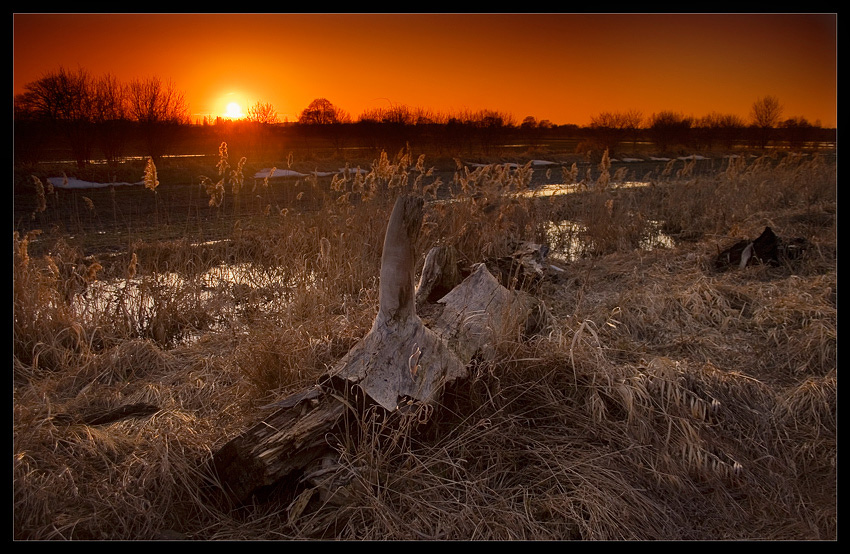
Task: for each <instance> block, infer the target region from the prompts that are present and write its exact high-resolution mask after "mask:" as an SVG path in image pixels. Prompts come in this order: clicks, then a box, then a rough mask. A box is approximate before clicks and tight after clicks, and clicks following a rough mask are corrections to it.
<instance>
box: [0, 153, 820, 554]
mask: <svg viewBox="0 0 850 554" xmlns="http://www.w3.org/2000/svg"><path fill="white" fill-rule="evenodd" d="M226 161H227V165H228V169H227V171H225V172H224V173H222V174H219V173H218V170H217V169H216V164H218V163H221V162H222V159H221V158H217V157H210V158H208V159H200V160H196V161H195V162H193V164H197V165H192V166H186V165H185V163H184V164H182V165H181V164H178V163H169V164H163V165H162V166H161V167H158V168H157V170H158V172H157V178H158V180H159V183H160V184H159V185H158V186H157V187H155V188H154V189H152V188H145V187H143V186H132V187H115V188H114V189H113V190H110V189H109V188H106V189H97V190H94V189H92V190H76V191H69V190H56V189H54V190H52V191H51V190H50V189H49V187H47V186H46V178H47V176H48V175H47V174H41V175H35V176H33V175H32V172H27V173H26V174H24V173H23V172H22V174H20V175H18V176H17V179H18V180H19V182H20V186H16V195H15V220H16V221H15V228H16V229H17V231H16V234H15V236H14V237H13V269H12V270H13V315H14V319H13V364H14V368H13V375H14V386H13V436H14V445H13V478H14V484H13V509H14V536H15V538H16V539H21V540H28V539H43V540H61V539H157V538H189V539H197V540H203V539H207V540H209V539H221V540H225V539H226V540H243V539H245V540H249V539H303V538H338V539H379V540H384V539H411V540H421V539H458V540H467V539H468V540H473V539H532V540H534V539H574V540H599V539H650V540H652V539H667V540H687V539H795V540H823V539H827V540H830V539H835V538H836V537H837V507H836V502H837V483H836V477H837V457H836V453H837V434H836V427H837V421H836V417H837V415H836V414H837V398H836V389H837V361H836V341H837V322H836V318H837V300H836V295H837V264H836V262H837V234H836V207H837V198H836V186H837V182H836V180H837V177H836V166H835V162H834V161H829V160H828V159H826V158H824V157H823V156H816V155H815V156H813V155H806V156H797V155H787V154H782V155H774V156H760V157H751V158H734V159H732V161H728V160H715V161H713V162H711V163H709V164H707V166H705V167H702V166H701V167H697V166H696V164H690V165H689V162H688V161H686V160H673V161H671V162H670V163H667V162H660V163H657V164H651V165H646V166H644V167H641V168H640V169H634V166H627V165H623V164H621V165H617V164H616V163H615V164H613V165H612V166H611V167H605V166H604V164H603V163H595V162H594V163H584V161H583V160H582V159H576V160H569V159H564V160H561V161H560V162H561V163H559V164H557V165H554V166H546V167H540V166H535V165H534V164H533V163H531V162H530V161H528V160H518V161H519V162H520V163H519V165H518V166H516V167H513V166H507V165H505V164H503V163H493V164H488V165H483V166H473V165H468V164H462V163H458V161H455V160H445V161H440V162H439V164H436V165H433V166H432V165H431V164H430V162H429V161H428V160H427V159H423V158H421V157H418V156H417V155H416V154H415V153H406V152H403V153H402V154H401V155H399V156H388V157H383V158H377V159H375V160H368V161H367V160H364V161H363V163H362V164H356V163H352V161H351V160H348V162H349V169H350V170H351V169H355V168H356V167H357V166H358V165H360V166H361V169H362V170H363V171H362V172H360V173H359V174H358V173H357V172H353V171H348V172H342V173H337V174H336V176H333V175H330V176H323V177H318V176H315V175H314V176H308V177H302V178H286V179H280V180H274V179H273V180H264V179H256V180H254V179H253V178H251V177H250V176H252V175H253V174H254V172H255V171H259V170H261V169H263V168H262V167H259V166H256V167H254V166H251V162H250V160H247V161H246V162H245V165H243V166H241V175H242V179H241V181H240V177H239V175H234V174H233V173H232V172H233V171H235V170H238V169H240V166H239V165H238V164H239V160H237V159H228V160H226ZM500 162H504V160H500ZM287 163H288V164H289V165H285V164H287ZM299 163H301V162H299V161H298V160H292V161H290V162H287V161H285V160H282V161H281V163H280V167H279V168H283V167H292V168H296V169H299V170H303V171H304V172H305V173H307V172H309V171H310V170H313V171H315V170H317V169H331V168H334V167H337V166H338V165H342V166H344V165H345V163H342V164H334V163H332V161H331V160H328V161H327V164H328V167H322V168H318V167H316V166H315V164H313V167H312V168H311V167H306V166H300V165H299ZM582 164H583V165H582ZM621 167H626V168H627V169H624V170H622V171H618V170H619V169H620V168H621ZM588 170H590V173H588ZM143 175H144V164H143V163H140V164H139V166H137V167H133V168H130V169H128V170H127V174H126V175H121V176H118V179H120V180H127V181H131V180H132V181H133V182H134V181H137V180H139V179H141V178H142V176H143ZM202 175H203V176H206V177H208V178H209V179H210V181H211V183H205V182H204V180H203V179H201V178H200V176H202ZM245 176H249V177H248V178H246V177H245ZM81 178H82V177H81ZM219 179H223V181H222V183H221V188H222V189H223V190H219V189H217V188H216V186H215V185H216V184H217V182H218V180H219ZM632 180H639V181H640V182H641V183H647V184H646V185H645V186H640V187H630V186H626V183H628V182H630V181H632ZM37 181H40V182H41V187H42V190H43V198H41V199H40V198H39V196H38V186H39V185H38V184H37ZM107 182H108V181H107ZM550 183H568V184H571V185H573V186H574V188H575V192H572V193H570V194H560V195H552V196H548V195H544V194H542V192H540V191H542V190H543V189H542V188H540V187H541V185H544V184H550ZM209 185H211V186H209ZM234 185H235V188H234ZM535 191H537V192H535ZM222 192H223V194H222ZM400 193H412V194H421V195H423V196H425V198H426V200H427V203H426V214H425V222H424V224H423V232H422V233H421V235H420V244H418V245H417V252H418V254H419V260H420V262H419V263H420V264H421V263H422V259H423V258H424V255H425V253H426V252H427V251H428V249H429V248H430V247H432V246H435V245H438V244H449V245H452V246H454V247H455V248H456V249H457V251H458V252H459V254H460V256H459V259H460V260H461V263H463V264H465V265H469V264H473V263H476V262H480V261H481V260H483V259H484V258H486V257H498V256H501V255H505V254H509V253H510V252H511V249H512V246H513V244H514V243H515V242H516V241H518V240H531V241H535V242H544V241H545V242H547V243H549V244H550V245H551V246H552V248H553V253H552V254H551V261H552V263H554V264H556V265H558V266H559V267H560V268H562V269H564V272H563V275H562V276H561V277H559V278H557V279H550V280H547V281H545V282H544V283H542V284H541V285H540V287H539V289H538V290H536V291H535V292H536V294H537V295H538V296H539V297H541V298H542V299H544V300H545V302H546V304H547V306H548V307H549V309H550V310H551V312H552V314H553V315H554V316H555V318H556V320H557V325H556V328H555V329H554V330H553V332H552V333H551V334H549V335H547V336H544V337H538V338H536V339H534V340H531V341H522V340H519V339H518V338H517V339H510V338H508V339H506V340H505V342H504V344H500V345H498V352H499V353H500V355H499V358H498V359H497V360H495V361H493V362H490V363H486V364H480V365H479V366H477V367H475V368H474V371H473V374H474V378H473V379H472V380H471V382H469V383H468V384H467V387H466V388H465V389H464V390H462V391H458V393H457V394H456V395H455V396H453V397H452V398H449V399H447V404H448V406H447V407H448V408H450V409H448V410H446V411H445V412H444V414H443V415H442V416H441V417H440V418H439V420H438V421H436V422H435V426H434V428H433V429H432V430H431V431H430V432H429V433H428V435H427V436H426V437H423V438H421V439H417V440H413V439H408V440H400V441H399V442H398V444H399V445H400V446H399V447H398V448H393V449H386V448H378V447H377V446H376V444H377V441H376V440H372V439H374V437H372V436H370V435H369V432H368V431H367V430H364V431H363V436H362V437H360V438H361V440H360V441H358V442H357V444H356V446H350V447H348V448H343V449H341V450H340V460H341V462H342V463H341V469H340V470H339V472H345V473H346V474H347V475H349V476H351V477H352V479H351V484H350V485H349V487H348V490H347V496H346V499H347V500H346V501H345V502H344V503H334V504H329V503H323V502H322V501H321V500H320V499H319V498H318V495H313V493H312V491H311V490H309V489H295V490H294V491H293V490H292V489H281V490H278V491H273V492H272V493H271V494H270V496H269V498H266V499H264V501H263V502H257V503H256V504H253V505H249V506H241V507H236V506H230V505H228V504H227V503H226V502H223V501H221V499H220V498H219V496H218V495H216V494H214V491H215V485H216V483H215V481H214V479H213V478H212V477H211V476H209V475H207V474H206V473H204V472H203V471H202V470H201V469H202V468H203V466H204V464H205V463H206V461H207V460H209V458H210V456H211V453H212V452H214V451H215V450H216V449H217V448H219V447H220V446H222V445H223V444H225V443H226V442H227V441H228V440H229V439H230V438H232V437H233V436H235V435H236V434H238V433H239V432H240V431H242V430H243V429H245V427H246V426H248V425H251V424H253V423H254V422H256V421H258V420H259V419H261V418H262V416H263V415H264V414H265V413H267V412H265V411H264V410H263V408H262V407H263V406H264V405H266V404H268V403H269V402H271V401H272V400H274V399H276V398H278V397H280V396H282V395H284V394H286V393H288V392H292V391H297V390H299V389H300V388H301V387H304V386H306V385H308V384H312V383H313V382H314V381H315V379H316V378H317V377H318V376H319V375H321V374H322V373H323V372H324V371H325V370H326V369H327V367H328V366H330V365H332V364H333V363H334V362H335V361H336V360H338V359H339V358H340V357H341V356H342V355H343V354H344V353H345V352H347V351H348V349H349V348H350V347H351V346H352V345H353V344H354V343H355V342H356V341H357V340H359V339H360V338H361V337H363V336H364V335H365V334H366V332H367V331H368V329H369V328H370V326H371V324H372V320H373V318H374V315H375V313H376V310H377V290H378V289H377V285H378V283H377V279H378V275H379V267H380V255H381V252H380V248H381V244H382V242H383V232H384V228H385V226H386V221H387V218H388V215H389V212H390V208H391V206H392V201H391V200H392V198H393V197H394V196H395V195H397V194H400ZM217 195H218V196H217ZM86 199H88V200H86ZM219 199H221V201H220V202H219ZM564 221H569V222H574V223H576V225H568V226H558V227H557V230H553V229H555V228H554V227H553V225H552V222H564ZM765 226H770V227H771V228H772V229H773V230H774V231H775V232H776V233H777V234H778V235H779V236H780V237H787V238H797V237H800V238H804V239H805V240H806V243H807V245H808V248H807V250H806V252H805V254H804V255H803V256H802V257H800V258H797V259H794V260H785V261H783V262H782V263H780V264H778V265H775V266H770V265H755V266H752V267H746V268H743V269H739V268H737V267H736V268H731V269H729V270H726V271H718V270H717V269H716V268H715V266H714V263H713V262H714V259H715V257H716V256H717V254H718V252H719V251H720V250H722V249H723V248H726V247H727V246H729V245H730V244H732V243H734V242H735V241H737V240H739V239H741V238H751V239H752V238H755V237H756V236H758V234H759V233H760V232H761V231H762V230H763V229H764V227H765ZM659 229H660V230H661V231H663V232H664V233H665V234H666V235H667V236H669V237H672V238H673V243H672V244H670V245H668V246H665V247H655V248H647V247H645V245H646V240H647V238H648V237H650V236H652V235H654V234H655V233H657V232H659ZM576 241H577V242H578V243H579V244H581V245H582V248H581V249H580V251H579V254H580V255H579V256H578V257H573V258H567V257H566V256H562V255H561V254H560V253H562V252H565V250H566V246H565V245H568V244H574V243H576ZM126 405H140V406H141V405H144V406H154V407H156V408H158V411H156V412H155V413H152V414H151V413H147V412H146V413H143V414H139V415H138V416H136V417H125V418H123V419H120V420H117V421H114V422H110V423H97V421H98V420H97V417H98V416H100V415H103V414H108V413H109V412H110V411H111V410H114V409H115V408H118V407H120V406H126Z"/></svg>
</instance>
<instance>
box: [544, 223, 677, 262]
mask: <svg viewBox="0 0 850 554" xmlns="http://www.w3.org/2000/svg"><path fill="white" fill-rule="evenodd" d="M647 227H648V228H649V229H650V233H649V235H648V236H645V237H643V238H642V239H641V240H640V246H639V247H640V248H641V249H642V250H653V249H655V248H672V247H673V246H675V242H674V240H673V238H672V237H671V236H670V235H667V234H666V233H664V232H663V231H662V230H661V228H662V224H661V222H659V221H651V220H650V221H648V222H647ZM546 235H547V237H548V238H549V244H550V247H551V249H552V250H551V251H552V254H553V255H555V256H557V257H559V258H562V259H564V260H566V261H575V260H578V259H580V258H583V257H586V256H589V255H592V254H593V252H595V251H596V247H597V245H596V244H595V243H594V241H593V237H591V236H589V234H588V230H587V227H586V226H584V225H582V224H581V223H578V222H576V221H569V220H562V221H550V222H549V223H548V225H547V229H546Z"/></svg>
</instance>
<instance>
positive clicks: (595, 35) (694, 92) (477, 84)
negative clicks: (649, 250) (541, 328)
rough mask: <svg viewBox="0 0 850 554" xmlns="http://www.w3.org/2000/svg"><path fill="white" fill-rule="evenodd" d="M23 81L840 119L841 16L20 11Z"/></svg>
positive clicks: (519, 115)
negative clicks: (81, 73)
mask: <svg viewBox="0 0 850 554" xmlns="http://www.w3.org/2000/svg"><path fill="white" fill-rule="evenodd" d="M13 25H14V29H13V30H14V70H13V73H14V76H13V94H17V93H20V92H22V91H23V86H24V84H26V83H28V82H32V81H35V80H37V79H38V78H40V77H41V76H43V75H44V74H45V73H48V72H51V71H55V70H57V69H58V68H59V67H65V68H66V69H76V68H78V67H81V68H84V69H86V70H87V71H88V72H89V73H91V74H93V75H95V76H97V75H103V74H106V73H112V74H114V75H115V76H116V77H118V78H119V79H121V80H124V81H129V80H131V79H136V78H147V77H151V76H158V77H160V78H162V79H164V80H171V81H172V82H173V83H174V84H175V86H176V87H177V88H178V89H179V90H181V91H183V92H184V93H185V96H186V100H187V101H188V102H189V105H190V110H191V112H192V114H193V115H195V116H202V115H208V114H209V115H213V116H215V115H220V114H223V113H224V112H225V110H226V106H227V104H228V103H229V102H231V101H235V102H237V103H239V104H240V105H242V107H243V110H244V109H246V108H247V106H249V105H251V104H254V103H255V102H257V101H262V102H264V103H265V102H269V103H271V104H272V105H273V106H274V107H275V109H276V110H277V112H278V114H280V116H281V118H284V117H285V118H287V119H288V120H289V121H293V120H295V119H296V118H297V117H298V114H299V113H300V112H301V110H303V109H304V108H305V107H306V106H307V105H308V104H309V103H310V101H312V100H313V99H315V98H327V99H328V100H330V101H331V102H332V103H333V104H334V105H335V106H337V107H339V108H341V109H343V110H345V111H347V112H348V113H350V114H351V115H352V116H353V117H355V118H357V117H358V116H360V115H361V114H362V113H363V112H364V111H365V110H369V109H373V108H386V107H389V106H390V105H392V104H396V105H398V104H402V105H406V106H409V107H414V108H425V109H429V110H432V111H435V112H439V113H457V112H461V111H466V110H479V109H489V110H496V111H499V112H505V113H509V114H511V115H512V116H513V117H514V119H515V121H516V122H520V121H521V120H522V119H523V118H524V117H526V116H533V117H535V118H537V119H538V120H540V119H548V120H550V121H552V122H553V123H557V124H565V123H575V124H578V125H586V124H588V123H589V122H590V118H591V117H592V116H594V115H596V114H599V113H600V112H604V111H625V110H631V109H635V110H639V111H641V112H643V114H644V115H646V116H649V115H651V114H652V113H655V112H659V111H662V110H671V111H676V112H680V113H682V114H684V115H689V116H695V117H700V116H702V115H706V114H708V113H710V112H719V113H724V114H727V113H732V114H737V115H739V116H741V117H743V118H745V119H747V118H748V116H749V111H750V107H751V106H752V104H753V102H754V101H755V100H756V99H757V98H759V97H763V96H766V95H772V96H775V97H777V98H778V99H779V101H780V103H781V104H782V105H783V107H784V112H783V116H784V117H792V116H802V117H805V118H806V119H808V120H809V121H811V122H815V121H820V123H821V124H822V125H823V126H824V127H834V126H836V124H837V90H836V88H837V85H836V72H837V56H836V49H837V43H836V37H837V16H836V14H822V15H805V14H804V15H799V14H788V15H780V14H762V15H759V14H753V15H739V14H728V15H719V14H718V15H715V14H680V15H666V14H645V15H637V14H621V15H608V14H598V15H594V14H587V15H586V14H541V15H535V14H528V15H520V14H501V15H495V14H494V15H490V14H487V15H484V14H466V15H461V14H434V15H431V14H400V15H393V14H384V15H381V14H360V15H358V14H339V15H337V14H312V15H307V14H161V15H149V14H114V15H112V14H79V15H77V14H55V15H54V14H14V17H13Z"/></svg>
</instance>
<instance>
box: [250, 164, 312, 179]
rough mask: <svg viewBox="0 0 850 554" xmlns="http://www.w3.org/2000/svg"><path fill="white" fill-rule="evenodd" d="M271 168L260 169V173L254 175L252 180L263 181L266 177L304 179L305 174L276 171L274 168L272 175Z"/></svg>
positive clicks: (284, 170) (286, 170)
mask: <svg viewBox="0 0 850 554" xmlns="http://www.w3.org/2000/svg"><path fill="white" fill-rule="evenodd" d="M271 170H272V168H270V167H267V168H265V169H261V170H260V171H258V172H256V173H254V179H265V178H266V177H269V178H272V179H273V178H275V177H306V176H307V174H306V173H299V172H297V171H292V170H291V169H277V168H275V170H274V173H271Z"/></svg>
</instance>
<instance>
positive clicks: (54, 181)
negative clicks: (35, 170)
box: [47, 177, 145, 189]
mask: <svg viewBox="0 0 850 554" xmlns="http://www.w3.org/2000/svg"><path fill="white" fill-rule="evenodd" d="M47 182H48V183H50V184H51V185H53V188H57V189H102V188H106V187H113V186H114V187H118V186H134V185H144V184H145V182H144V181H139V182H136V183H93V182H91V181H82V180H80V179H74V178H68V179H66V178H65V177H48V178H47Z"/></svg>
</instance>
